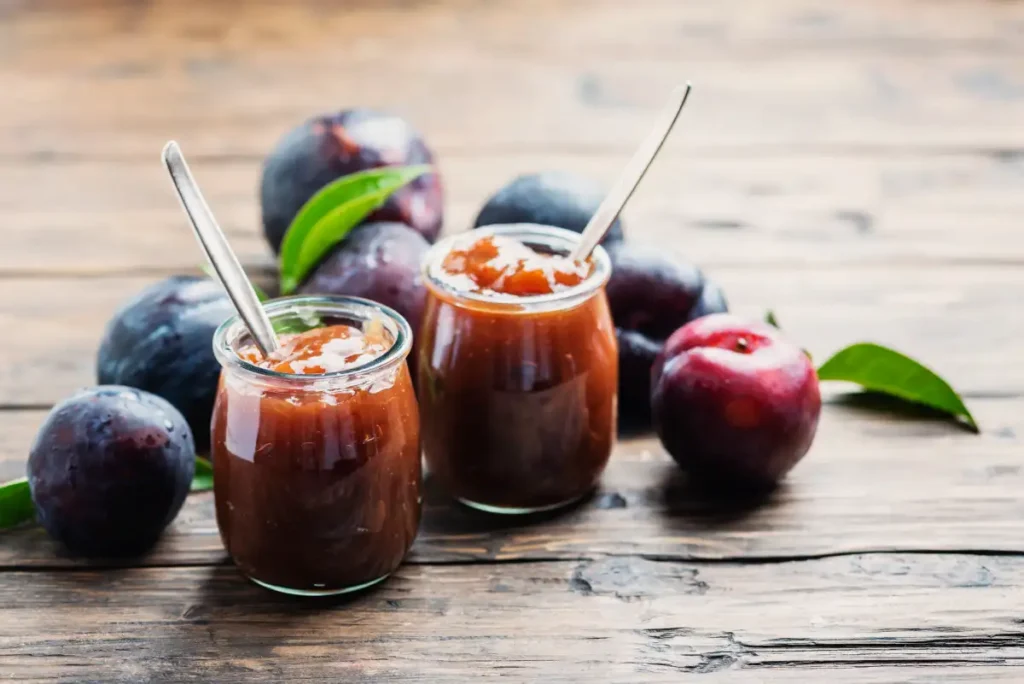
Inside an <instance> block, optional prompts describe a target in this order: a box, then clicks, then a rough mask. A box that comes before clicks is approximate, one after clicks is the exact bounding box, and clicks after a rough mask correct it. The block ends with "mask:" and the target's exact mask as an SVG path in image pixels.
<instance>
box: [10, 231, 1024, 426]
mask: <svg viewBox="0 0 1024 684" xmlns="http://www.w3.org/2000/svg"><path fill="white" fill-rule="evenodd" d="M738 249H741V250H742V249H744V247H743V246H742V243H740V244H739V246H738ZM196 251H197V253H198V250H196ZM709 274H710V275H711V276H712V277H713V278H715V279H716V280H718V281H719V282H721V283H722V285H723V286H724V288H725V291H726V292H727V294H728V295H729V299H730V302H731V304H732V306H733V308H734V309H735V310H737V311H739V312H740V313H744V314H747V315H750V316H757V317H760V316H761V315H763V312H764V311H765V310H766V309H768V308H772V309H774V310H775V312H776V313H777V314H778V315H779V317H780V320H781V322H782V325H783V326H784V327H785V328H786V330H787V331H789V332H790V333H791V334H792V335H793V336H794V337H795V338H796V339H797V340H799V341H800V343H801V344H803V345H805V346H806V347H808V348H809V349H810V350H811V351H812V352H813V353H814V354H815V355H816V356H817V358H819V359H821V360H824V358H825V356H826V355H827V354H830V353H832V352H833V351H835V350H837V349H839V348H840V347H842V346H844V345H846V344H849V343H852V342H856V341H862V340H873V341H876V342H880V343H883V344H890V345H893V346H895V347H897V348H899V349H902V350H905V351H906V352H907V353H910V354H913V355H915V356H917V357H918V358H920V359H921V360H922V361H923V362H925V363H927V364H929V365H931V366H932V367H934V368H936V369H937V370H939V371H940V372H942V373H943V374H944V375H946V376H947V377H948V378H949V379H950V380H951V381H952V382H953V383H954V385H955V386H956V387H957V388H958V389H961V390H963V391H969V392H972V393H976V394H977V393H1000V394H1008V393H1009V394H1013V393H1021V392H1024V364H1020V363H1015V362H1014V359H1019V358H1020V349H1021V347H1020V340H1021V339H1024V318H1022V317H1020V316H1011V315H1007V312H1008V311H1011V310H1013V309H1014V307H1016V306H1018V305H1019V292H1020V291H1021V289H1022V287H1024V271H1022V270H1021V269H1020V268H1018V267H997V266H986V267H957V268H952V267H938V268H930V267H905V268H894V267H892V266H891V265H887V264H884V263H883V264H879V265H878V266H877V267H876V268H870V269H844V268H830V267H828V266H826V265H822V266H821V267H820V268H809V267H805V268H801V269H798V268H795V267H779V268H764V269H755V268H739V267H734V268H724V267H723V268H714V269H709ZM153 280H154V278H153V277H152V276H148V277H109V278H95V279H76V278H63V277H54V278H39V279H33V278H9V279H5V280H3V281H2V283H0V284H2V287H0V324H2V325H3V326H4V329H6V330H11V331H17V333H16V334H12V335H10V336H9V337H8V339H7V340H6V341H5V349H4V357H3V360H2V363H0V404H4V405H16V406H25V405H30V406H31V405H38V404H47V403H53V402H55V401H58V400H59V399H61V398H62V397H64V396H66V395H67V394H69V393H70V392H72V391H74V390H75V389H77V388H79V387H81V386H84V385H88V384H91V383H93V382H94V381H95V368H94V364H95V350H96V347H97V345H98V343H99V340H100V337H101V336H102V331H103V328H104V326H105V325H106V322H107V320H108V319H109V318H110V316H111V315H112V314H113V312H114V311H115V310H116V309H117V307H118V306H119V305H120V304H121V303H122V302H123V301H125V300H127V299H128V298H130V297H131V296H133V295H134V294H135V293H136V292H137V291H139V290H140V289H141V288H143V287H144V286H146V285H147V284H148V283H150V282H152V281H153Z"/></svg>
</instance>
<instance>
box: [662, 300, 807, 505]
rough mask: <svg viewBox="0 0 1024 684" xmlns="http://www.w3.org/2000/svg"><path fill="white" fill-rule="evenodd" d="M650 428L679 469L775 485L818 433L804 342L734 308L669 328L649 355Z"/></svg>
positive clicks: (724, 480) (745, 484) (731, 481)
mask: <svg viewBox="0 0 1024 684" xmlns="http://www.w3.org/2000/svg"><path fill="white" fill-rule="evenodd" d="M652 377H653V384H654V386H653V391H652V396H651V404H652V411H653V415H654V425H655V430H656V431H657V433H658V437H659V438H660V439H661V441H662V444H663V445H664V446H665V449H666V450H667V451H668V452H669V454H670V455H671V456H672V458H673V459H675V461H676V462H677V463H678V464H679V465H680V466H682V467H683V469H684V470H687V471H688V472H690V473H692V474H694V475H696V476H698V477H701V478H703V479H706V480H711V481H715V482H718V483H721V484H725V485H731V486H737V487H739V488H741V489H765V488H770V487H772V486H773V485H774V484H775V483H776V482H778V481H779V480H780V479H781V478H782V477H784V476H785V475H786V473H788V472H789V471H790V470H791V469H792V468H793V466H795V465H796V464H797V462H799V461H800V459H802V458H803V457H804V455H805V454H806V453H807V451H808V450H809V449H810V447H811V443H812V442H813V441H814V436H815V433H816V431H817V426H818V419H819V416H820V413H821V393H820V389H819V387H818V376H817V373H816V372H815V370H814V366H813V364H812V363H811V361H810V359H808V357H807V355H806V354H805V353H804V351H803V350H802V349H801V348H800V347H799V346H797V345H796V344H793V343H792V342H790V341H789V340H788V339H786V338H785V336H784V335H783V334H782V333H781V332H780V331H779V330H778V329H776V328H774V327H772V326H769V325H767V324H765V323H761V322H748V321H746V320H744V319H741V318H738V317H736V316H733V315H730V314H715V315H711V316H707V317H704V318H700V319H698V320H695V321H693V322H691V323H689V324H687V325H685V326H683V327H682V328H680V329H679V330H678V331H677V332H675V333H674V334H673V335H672V336H671V337H669V339H668V341H666V343H665V346H664V349H663V350H662V352H661V353H660V354H659V355H658V358H657V359H656V360H655V363H654V367H653V369H652Z"/></svg>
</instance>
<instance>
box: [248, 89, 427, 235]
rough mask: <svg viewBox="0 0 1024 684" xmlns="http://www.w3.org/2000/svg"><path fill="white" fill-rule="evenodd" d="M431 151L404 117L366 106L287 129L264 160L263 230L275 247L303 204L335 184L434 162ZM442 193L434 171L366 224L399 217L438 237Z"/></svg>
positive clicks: (399, 192) (400, 193)
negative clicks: (378, 171)
mask: <svg viewBox="0 0 1024 684" xmlns="http://www.w3.org/2000/svg"><path fill="white" fill-rule="evenodd" d="M433 163H434V154H433V152H431V151H430V149H429V148H428V147H427V145H426V143H425V142H424V141H423V138H422V137H420V135H419V134H418V133H417V132H416V131H415V130H414V129H413V128H412V126H410V125H409V123H408V122H407V121H405V120H404V119H402V118H400V117H398V116H394V115H391V114H385V113H382V112H376V111H372V110H369V109H346V110H343V111H340V112H337V113H334V114H325V115H322V116H318V117H315V118H312V119H310V120H309V121H306V122H305V123H303V124H302V125H301V126H299V127H298V128H295V129H293V130H291V131H290V132H288V133H287V134H286V135H285V136H284V137H283V138H282V139H281V140H280V142H278V143H277V146H276V147H275V148H274V150H273V151H272V152H271V153H270V155H269V156H268V157H267V159H266V161H265V162H264V163H263V177H262V179H261V181H260V204H261V206H262V209H263V233H264V235H266V238H267V241H268V242H269V243H270V246H271V247H272V248H273V249H274V251H275V252H279V251H280V250H281V241H282V240H283V239H284V234H285V232H286V231H287V230H288V226H289V225H291V222H292V219H293V218H295V215H296V214H297V213H298V212H299V209H301V208H302V206H303V205H304V204H305V203H306V202H307V201H309V198H311V197H312V196H313V195H315V194H316V193H317V191H319V190H320V189H321V188H322V187H324V186H325V185H327V184H328V183H330V182H331V181H333V180H335V179H337V178H340V177H342V176H347V175H349V174H351V173H355V172H357V171H365V170H366V169H373V168H378V167H381V166H405V165H413V164H433ZM443 217H444V193H443V190H442V187H441V176H440V175H439V174H438V173H437V172H433V173H428V174H425V175H423V176H420V177H419V178H417V179H416V180H414V181H412V182H411V183H409V184H408V185H406V186H404V187H403V188H401V189H399V190H397V191H396V192H395V193H394V194H393V195H391V197H389V198H388V201H387V202H385V203H384V205H383V206H382V207H381V208H380V209H378V210H377V211H375V212H373V213H372V214H370V216H368V217H367V219H366V222H367V223H370V222H374V221H396V222H399V223H404V224H406V225H407V226H410V227H412V228H415V229H416V230H417V231H418V232H419V233H420V234H421V235H423V237H424V238H426V239H427V241H428V242H433V241H434V240H435V239H437V234H438V233H439V232H440V231H441V223H442V220H443Z"/></svg>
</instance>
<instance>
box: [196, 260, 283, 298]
mask: <svg viewBox="0 0 1024 684" xmlns="http://www.w3.org/2000/svg"><path fill="white" fill-rule="evenodd" d="M199 268H201V269H203V273H205V274H206V275H208V276H210V277H211V278H213V279H214V280H217V274H216V273H215V272H214V270H213V266H210V264H208V263H206V264H203V265H202V266H200V267H199ZM249 283H250V284H251V285H252V290H253V292H255V293H256V299H258V300H260V301H261V302H265V301H267V300H268V299H270V297H269V296H267V293H266V292H264V291H263V288H262V287H260V286H259V285H257V284H256V283H254V282H252V281H251V280H250V281H249Z"/></svg>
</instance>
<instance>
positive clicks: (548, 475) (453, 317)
mask: <svg viewBox="0 0 1024 684" xmlns="http://www.w3.org/2000/svg"><path fill="white" fill-rule="evenodd" d="M578 240H579V235H578V234H577V233H574V232H572V231H567V230H563V229H560V228H553V227H549V226H538V225H532V224H515V225H506V226H493V227H488V228H482V229H478V230H474V231H471V232H469V233H464V234H461V235H457V236H454V237H451V238H448V239H447V240H444V241H442V242H439V243H438V244H437V245H435V246H434V247H433V248H432V249H431V252H430V253H428V255H427V260H426V264H425V266H424V271H425V280H426V283H427V290H428V294H427V306H426V311H425V313H424V320H423V325H422V328H421V338H420V340H419V349H420V356H419V360H418V363H419V376H418V383H417V387H418V390H419V400H420V412H421V414H420V415H421V419H422V421H423V449H424V456H425V457H426V461H427V466H428V469H429V471H430V473H431V476H434V477H437V478H438V480H439V481H440V482H441V484H442V485H443V486H444V487H446V488H447V489H448V490H449V491H450V492H451V493H452V494H453V495H454V496H455V497H456V498H458V499H459V500H460V501H462V502H463V503H465V504H467V505H469V506H472V507H475V508H479V509H482V510H485V511H490V512H495V513H530V512H534V511H539V510H547V509H552V508H557V507H560V506H563V505H566V504H569V503H571V502H573V501H575V500H577V499H580V498H581V497H583V496H585V495H586V494H588V493H589V492H590V491H591V490H592V489H593V488H594V486H595V485H596V484H597V482H598V480H599V479H600V476H601V473H602V472H603V471H604V468H605V466H606V465H607V463H608V458H609V456H610V455H611V449H612V444H613V441H614V436H615V424H616V420H615V419H616V408H617V407H616V401H617V400H616V388H617V384H618V366H617V349H616V343H615V330H614V327H613V324H612V319H611V315H610V313H609V309H608V302H607V299H606V297H605V294H604V286H605V283H607V281H608V276H609V275H610V272H611V266H610V263H609V260H608V255H607V254H606V253H605V252H604V250H603V249H601V248H600V247H599V248H597V249H596V250H595V252H594V254H593V256H592V257H591V258H590V259H589V260H588V261H587V262H585V263H575V262H573V261H572V260H571V259H568V258H567V257H566V256H565V255H566V254H568V253H569V251H570V250H571V249H572V248H573V247H574V246H575V245H576V244H577V243H578Z"/></svg>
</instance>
